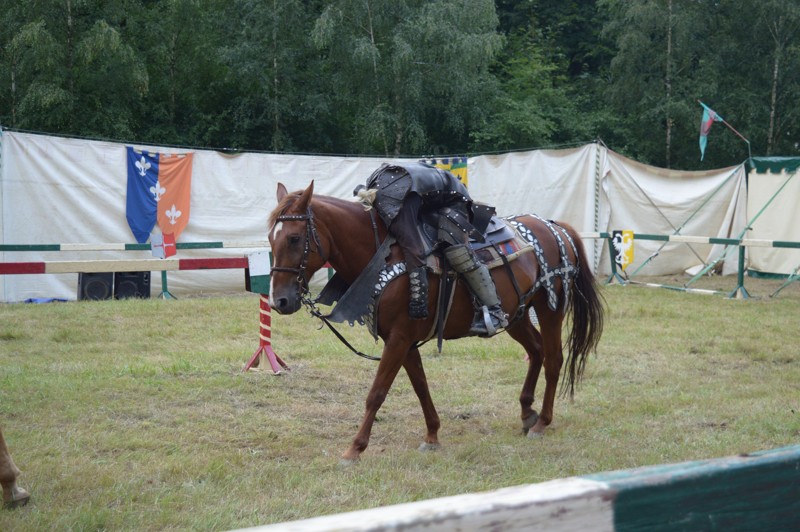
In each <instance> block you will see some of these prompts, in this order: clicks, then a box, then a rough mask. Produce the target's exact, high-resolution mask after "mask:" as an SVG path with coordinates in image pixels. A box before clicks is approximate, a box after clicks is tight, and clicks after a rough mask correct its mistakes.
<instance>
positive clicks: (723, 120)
mask: <svg viewBox="0 0 800 532" xmlns="http://www.w3.org/2000/svg"><path fill="white" fill-rule="evenodd" d="M697 103H699V104H700V105H702V106H703V107H707V106H706V104H704V103H703V102H701V101H700V100H697ZM717 116H719V115H717ZM720 118H722V117H720ZM722 123H723V124H725V125H726V126H727V127H728V129H730V130H731V131H733V132H734V133H735V134H736V136H737V137H739V138H740V139H742V140H743V141H745V142H746V143H747V157H748V158H750V159H752V158H753V155H752V153H751V152H750V141H749V140H747V139H746V138H744V135H742V134H741V133H739V132H738V131H736V129H735V128H734V127H733V126H732V125H730V124H729V123H728V121H727V120H725V119H724V118H722Z"/></svg>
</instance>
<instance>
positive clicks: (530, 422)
mask: <svg viewBox="0 0 800 532" xmlns="http://www.w3.org/2000/svg"><path fill="white" fill-rule="evenodd" d="M537 421H539V413H538V412H537V411H536V410H534V411H533V414H532V415H530V416H528V417H527V418H526V419H523V420H522V433H523V434H527V433H528V431H530V430H531V427H533V426H534V425H536V422H537Z"/></svg>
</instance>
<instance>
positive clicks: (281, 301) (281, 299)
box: [278, 297, 289, 309]
mask: <svg viewBox="0 0 800 532" xmlns="http://www.w3.org/2000/svg"><path fill="white" fill-rule="evenodd" d="M288 306H289V300H288V299H287V298H285V297H279V298H278V308H279V309H285V308H286V307H288Z"/></svg>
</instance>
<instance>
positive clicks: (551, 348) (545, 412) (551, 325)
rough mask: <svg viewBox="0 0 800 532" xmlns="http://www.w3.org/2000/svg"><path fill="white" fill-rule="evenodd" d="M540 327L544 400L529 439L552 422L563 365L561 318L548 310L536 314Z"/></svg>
mask: <svg viewBox="0 0 800 532" xmlns="http://www.w3.org/2000/svg"><path fill="white" fill-rule="evenodd" d="M537 315H538V317H539V325H540V327H541V331H542V333H541V339H542V342H541V346H542V352H543V355H544V378H545V388H544V398H543V399H542V411H541V412H540V414H539V419H538V420H537V421H536V424H535V425H534V426H533V427H531V430H530V431H529V432H528V437H529V438H534V437H536V436H540V435H542V434H543V433H544V429H545V427H547V425H549V424H550V423H551V422H552V421H553V404H554V403H555V399H556V388H557V387H558V379H559V376H560V375H561V366H562V365H563V363H564V351H563V349H562V346H561V324H562V322H563V316H562V315H561V314H559V313H557V312H552V311H550V310H549V309H547V310H546V311H542V312H540V313H538V314H537Z"/></svg>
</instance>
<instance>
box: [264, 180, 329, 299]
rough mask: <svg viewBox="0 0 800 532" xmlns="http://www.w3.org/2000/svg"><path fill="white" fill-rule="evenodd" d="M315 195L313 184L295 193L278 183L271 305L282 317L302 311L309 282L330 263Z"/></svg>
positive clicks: (271, 239) (273, 219)
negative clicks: (314, 204) (316, 213)
mask: <svg viewBox="0 0 800 532" xmlns="http://www.w3.org/2000/svg"><path fill="white" fill-rule="evenodd" d="M313 193H314V182H313V181H312V182H311V184H310V185H308V188H306V189H305V190H303V191H298V192H293V193H289V192H287V191H286V187H285V186H283V184H281V183H279V184H278V206H277V208H276V209H275V210H274V211H273V212H272V214H271V215H270V217H269V244H270V248H271V249H272V258H273V263H274V265H273V267H272V271H271V283H270V290H269V297H270V306H271V307H272V308H273V309H275V310H276V311H278V312H279V313H280V314H292V313H293V312H297V311H298V310H299V309H300V306H301V304H302V303H303V296H304V295H305V294H306V293H307V292H308V281H309V279H310V278H311V276H312V275H313V274H314V272H315V271H317V270H319V269H320V268H321V267H322V266H324V265H325V262H326V259H325V253H324V251H323V249H322V243H321V242H320V239H319V234H318V233H317V226H316V222H315V220H314V214H313V212H312V210H311V197H312V195H313Z"/></svg>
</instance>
